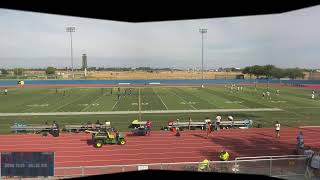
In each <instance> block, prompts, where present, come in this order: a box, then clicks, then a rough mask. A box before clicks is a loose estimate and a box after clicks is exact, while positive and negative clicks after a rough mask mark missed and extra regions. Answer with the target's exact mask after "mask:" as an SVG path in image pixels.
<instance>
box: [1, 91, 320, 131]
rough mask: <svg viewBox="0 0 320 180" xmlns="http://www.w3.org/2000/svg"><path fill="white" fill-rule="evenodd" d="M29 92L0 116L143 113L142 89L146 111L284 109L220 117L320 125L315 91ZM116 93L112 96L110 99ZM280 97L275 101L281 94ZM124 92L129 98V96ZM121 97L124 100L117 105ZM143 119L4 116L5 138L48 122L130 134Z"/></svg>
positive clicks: (159, 121) (161, 122)
mask: <svg viewBox="0 0 320 180" xmlns="http://www.w3.org/2000/svg"><path fill="white" fill-rule="evenodd" d="M130 88H131V89H132V92H131V95H129V87H121V88H120V92H118V88H117V87H114V88H111V87H110V88H109V87H108V88H99V87H70V88H69V87H64V88H61V87H60V88H53V87H47V88H45V87H32V88H31V87H30V88H11V89H9V91H8V95H7V96H5V95H4V93H3V91H2V93H1V95H0V113H32V112H33V113H37V112H99V111H103V112H105V111H138V110H139V89H140V100H141V110H142V111H149V110H164V111H165V110H201V109H247V108H280V109H282V110H283V111H275V112H269V111H265V112H263V111H262V112H225V113H219V114H220V115H222V116H223V118H224V119H225V118H226V116H228V115H233V116H234V118H235V120H241V119H245V118H249V119H252V120H253V121H254V124H255V125H257V124H261V125H262V126H263V127H270V126H273V123H274V122H275V121H280V122H281V124H282V125H283V126H290V127H294V126H299V125H319V124H320V123H319V118H320V100H319V99H320V97H319V96H316V99H315V100H312V99H311V90H307V89H299V88H293V87H287V86H271V87H269V90H270V92H271V96H270V97H271V99H268V98H262V91H263V90H266V89H267V87H266V86H262V85H259V86H258V87H257V89H256V90H255V87H254V86H253V85H244V86H243V90H242V91H237V90H233V91H232V92H231V91H230V86H229V85H228V86H227V87H226V86H224V85H217V86H208V87H205V88H200V87H141V88H139V87H130ZM111 89H112V94H111ZM277 89H279V90H280V95H276V90H277ZM125 90H127V94H126V95H125ZM118 94H119V98H120V99H119V100H118ZM216 115H217V113H198V112H183V113H171V114H156V113H155V114H142V119H143V120H147V119H150V120H153V122H154V128H156V129H160V127H161V126H165V125H166V123H167V121H168V120H175V119H177V118H179V119H180V120H187V119H188V118H189V117H191V118H192V119H193V120H203V119H204V118H205V117H210V118H212V119H214V118H215V116H216ZM138 117H139V115H138V113H137V114H128V115H127V114H108V115H72V116H71V115H68V116H64V115H54V116H53V115H51V116H49V115H48V116H22V115H17V116H5V115H2V116H0V122H1V123H0V133H8V132H10V128H9V127H10V126H11V125H12V124H13V123H14V122H20V123H21V122H24V123H27V124H43V123H44V122H45V121H47V122H48V123H51V122H52V121H54V120H55V121H57V122H59V123H60V124H61V125H62V126H63V125H64V124H78V123H85V122H87V121H91V122H94V121H96V120H100V122H104V121H111V123H112V125H113V126H115V127H116V128H119V129H120V130H127V127H128V125H129V124H130V122H131V121H132V120H134V119H137V118H138Z"/></svg>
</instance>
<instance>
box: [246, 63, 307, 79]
mask: <svg viewBox="0 0 320 180" xmlns="http://www.w3.org/2000/svg"><path fill="white" fill-rule="evenodd" d="M303 72H304V70H303V69H300V68H286V69H282V68H279V67H276V66H274V65H270V64H268V65H264V66H259V65H254V66H247V67H245V68H244V69H243V70H242V73H243V74H248V75H250V78H252V76H253V75H254V76H256V77H257V78H260V77H261V76H264V77H266V78H268V79H280V78H290V79H297V78H304V76H305V74H304V73H303Z"/></svg>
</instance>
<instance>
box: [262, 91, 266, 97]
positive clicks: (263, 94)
mask: <svg viewBox="0 0 320 180" xmlns="http://www.w3.org/2000/svg"><path fill="white" fill-rule="evenodd" d="M265 96H266V93H265V92H264V91H263V92H262V98H263V99H264V97H265Z"/></svg>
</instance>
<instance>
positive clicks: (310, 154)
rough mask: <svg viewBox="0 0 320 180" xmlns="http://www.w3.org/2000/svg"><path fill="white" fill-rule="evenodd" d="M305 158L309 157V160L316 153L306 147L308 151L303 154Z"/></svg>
mask: <svg viewBox="0 0 320 180" xmlns="http://www.w3.org/2000/svg"><path fill="white" fill-rule="evenodd" d="M303 154H304V155H305V156H308V158H311V157H312V156H313V154H314V151H312V150H311V147H310V146H307V147H306V150H305V151H304V153H303Z"/></svg>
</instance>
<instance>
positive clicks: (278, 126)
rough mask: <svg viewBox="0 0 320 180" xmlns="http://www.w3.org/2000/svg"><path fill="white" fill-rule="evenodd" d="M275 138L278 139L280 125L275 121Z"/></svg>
mask: <svg viewBox="0 0 320 180" xmlns="http://www.w3.org/2000/svg"><path fill="white" fill-rule="evenodd" d="M275 126H276V138H280V123H279V122H278V121H276V124H275Z"/></svg>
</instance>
